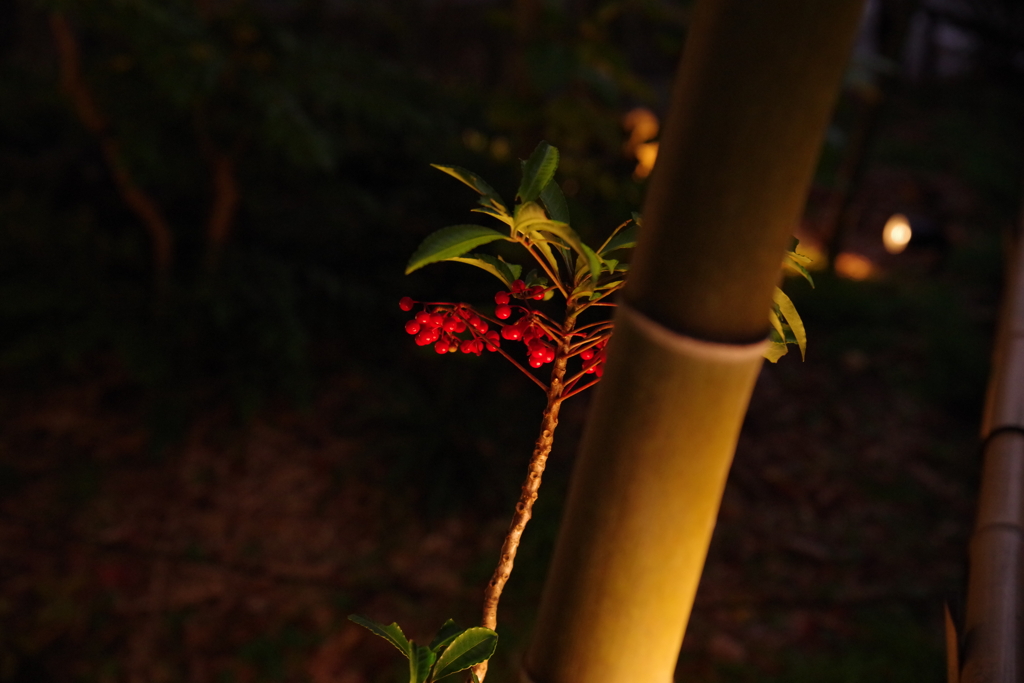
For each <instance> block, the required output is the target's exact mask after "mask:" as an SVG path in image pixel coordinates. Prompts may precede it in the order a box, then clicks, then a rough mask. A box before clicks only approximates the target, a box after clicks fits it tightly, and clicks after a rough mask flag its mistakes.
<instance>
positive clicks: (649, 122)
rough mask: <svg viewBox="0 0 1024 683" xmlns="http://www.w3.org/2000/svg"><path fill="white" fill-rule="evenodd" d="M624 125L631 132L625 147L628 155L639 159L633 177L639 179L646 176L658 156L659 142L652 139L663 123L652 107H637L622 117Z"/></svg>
mask: <svg viewBox="0 0 1024 683" xmlns="http://www.w3.org/2000/svg"><path fill="white" fill-rule="evenodd" d="M622 127H623V128H625V129H626V130H627V131H628V132H629V139H628V140H626V144H625V145H623V149H624V151H625V153H626V155H627V156H633V157H636V161H637V164H636V169H635V170H634V171H633V177H634V178H636V179H637V180H640V179H641V178H646V177H647V176H649V175H650V174H651V169H653V168H654V161H655V160H656V159H657V158H658V143H657V142H650V140H651V139H652V138H654V137H655V136H657V135H658V130H659V129H660V128H661V123H660V122H659V121H658V117H657V116H656V115H655V114H654V112H652V111H651V110H650V109H646V108H644V107H637V108H636V109H632V110H630V111H629V112H628V113H627V114H626V115H625V116H624V117H622Z"/></svg>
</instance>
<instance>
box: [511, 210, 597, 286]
mask: <svg viewBox="0 0 1024 683" xmlns="http://www.w3.org/2000/svg"><path fill="white" fill-rule="evenodd" d="M525 226H526V227H527V228H528V230H529V234H530V236H531V237H533V238H534V239H535V240H536V237H535V233H548V234H549V235H554V236H555V237H558V238H559V239H560V240H561V241H562V242H564V243H565V244H567V245H568V246H570V247H572V249H573V251H575V252H576V253H577V254H579V255H580V256H582V257H583V258H584V259H585V261H586V263H587V268H588V269H589V270H590V273H591V278H592V280H593V282H594V283H595V284H596V283H597V278H599V277H601V262H600V261H598V259H597V254H595V253H594V250H593V249H591V248H590V247H588V246H587V245H585V244H584V243H583V240H581V239H580V236H579V235H577V234H576V231H575V230H573V229H572V228H570V227H569V226H568V224H566V223H560V222H558V221H550V220H545V221H529V222H527V223H525Z"/></svg>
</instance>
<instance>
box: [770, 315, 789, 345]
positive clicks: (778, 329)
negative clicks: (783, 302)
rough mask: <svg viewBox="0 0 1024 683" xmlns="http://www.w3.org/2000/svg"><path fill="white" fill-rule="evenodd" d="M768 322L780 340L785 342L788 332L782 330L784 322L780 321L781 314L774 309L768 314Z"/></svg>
mask: <svg viewBox="0 0 1024 683" xmlns="http://www.w3.org/2000/svg"><path fill="white" fill-rule="evenodd" d="M768 322H770V323H771V324H772V329H774V330H775V334H777V335H779V339H780V340H782V341H785V339H786V332H785V330H783V329H782V321H781V320H779V314H778V313H776V312H775V308H774V307H773V308H772V310H771V311H770V312H769V314H768Z"/></svg>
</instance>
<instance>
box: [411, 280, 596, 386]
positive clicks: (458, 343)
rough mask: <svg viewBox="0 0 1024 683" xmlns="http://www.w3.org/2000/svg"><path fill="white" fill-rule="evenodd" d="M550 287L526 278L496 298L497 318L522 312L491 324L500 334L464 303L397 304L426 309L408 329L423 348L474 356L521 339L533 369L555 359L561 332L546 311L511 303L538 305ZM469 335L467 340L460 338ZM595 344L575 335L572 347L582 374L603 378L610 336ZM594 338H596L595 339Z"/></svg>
mask: <svg viewBox="0 0 1024 683" xmlns="http://www.w3.org/2000/svg"><path fill="white" fill-rule="evenodd" d="M547 291H548V290H547V289H546V288H544V287H540V286H533V287H527V286H526V283H524V282H523V281H522V280H516V281H515V282H513V283H512V286H511V288H510V291H507V292H506V291H501V292H498V293H497V294H495V295H494V303H495V304H496V306H495V309H494V316H495V317H496V318H498V320H508V319H509V318H511V317H512V314H513V313H514V312H515V311H516V310H518V311H519V312H520V313H521V315H520V317H519V319H518V320H516V321H515V322H512V323H508V324H505V325H500V324H499V323H498V322H497V321H495V320H493V319H490V320H491V322H493V323H495V324H496V325H499V326H500V330H501V332H500V334H499V332H498V331H497V330H492V329H490V325H488V322H487V320H485V319H484V318H483V317H481V316H480V315H479V314H478V313H477V312H476V311H474V310H473V309H472V308H470V307H469V306H467V305H465V304H449V303H421V302H416V301H413V300H412V299H411V298H409V297H407V296H406V297H402V299H401V301H399V302H398V305H399V307H400V308H401V309H402V310H403V311H407V312H408V311H411V310H413V308H415V307H416V306H417V305H422V306H423V308H422V309H421V310H420V311H419V312H418V313H416V316H415V317H414V318H413V319H412V320H410V321H409V322H407V323H406V324H405V331H406V332H408V333H409V334H411V335H413V336H414V337H415V340H416V343H417V344H418V345H420V346H426V345H427V344H433V345H434V350H435V351H437V353H455V352H456V351H462V352H463V353H475V354H476V355H478V356H479V355H480V354H481V353H482V352H483V351H484V350H487V351H497V350H498V348H499V347H500V346H501V340H502V339H505V340H507V341H520V342H522V343H523V344H525V345H526V348H527V352H528V354H529V364H530V367H532V368H540V367H541V366H543V365H545V364H547V363H551V362H552V361H554V360H555V349H556V347H557V346H558V344H559V342H560V340H559V339H558V338H557V337H558V336H559V335H560V333H561V330H560V329H559V328H558V327H557V326H555V325H554V324H553V323H552V321H551V320H549V319H548V318H547V317H546V316H544V315H543V314H542V313H539V312H537V311H534V310H532V309H530V308H529V306H528V305H519V304H513V303H512V299H513V298H515V299H520V300H524V303H526V301H528V300H534V301H539V300H542V299H544V297H545V295H546V294H547ZM466 332H468V333H469V336H468V337H460V336H459V335H463V334H465V333H466ZM604 334H605V336H604V337H603V338H602V339H600V340H599V341H597V342H596V343H593V344H588V337H589V336H590V335H589V334H588V333H587V332H585V331H583V332H572V333H571V334H570V340H571V339H572V338H574V337H576V338H579V339H578V341H576V342H575V343H574V344H573V346H575V347H576V348H579V347H580V346H584V347H585V348H584V349H583V351H580V352H579V354H578V355H579V356H580V359H581V360H582V361H583V374H592V375H596V376H597V377H601V376H602V375H603V374H604V359H605V345H606V344H607V343H608V337H607V333H606V332H605V333H604ZM591 339H592V337H591ZM573 355H576V354H573Z"/></svg>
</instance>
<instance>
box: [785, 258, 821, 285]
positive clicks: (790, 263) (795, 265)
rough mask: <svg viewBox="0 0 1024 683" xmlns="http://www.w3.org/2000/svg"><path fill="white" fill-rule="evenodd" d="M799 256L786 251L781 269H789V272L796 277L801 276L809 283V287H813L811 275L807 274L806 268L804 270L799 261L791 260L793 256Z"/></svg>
mask: <svg viewBox="0 0 1024 683" xmlns="http://www.w3.org/2000/svg"><path fill="white" fill-rule="evenodd" d="M800 255H801V254H795V253H794V252H791V251H787V252H786V257H785V258H784V259H782V266H783V268H789V269H790V270H792V271H794V272H796V273H797V274H798V275H802V276H803V278H804V279H805V280H807V281H808V282H809V283H811V287H814V278H812V277H811V274H810V273H809V272H807V269H806V268H804V264H802V263H800V261H798V260H797V259H795V258H793V257H794V256H800Z"/></svg>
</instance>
